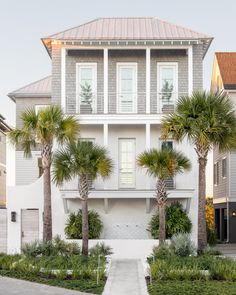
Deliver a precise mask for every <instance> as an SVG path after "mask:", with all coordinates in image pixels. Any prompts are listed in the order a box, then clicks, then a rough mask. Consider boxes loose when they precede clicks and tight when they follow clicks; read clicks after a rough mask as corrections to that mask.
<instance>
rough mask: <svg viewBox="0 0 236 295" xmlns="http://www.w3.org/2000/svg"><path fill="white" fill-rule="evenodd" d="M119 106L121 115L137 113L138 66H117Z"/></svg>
mask: <svg viewBox="0 0 236 295" xmlns="http://www.w3.org/2000/svg"><path fill="white" fill-rule="evenodd" d="M117 106H118V112H119V113H135V112H136V111H137V64H136V63H118V64H117Z"/></svg>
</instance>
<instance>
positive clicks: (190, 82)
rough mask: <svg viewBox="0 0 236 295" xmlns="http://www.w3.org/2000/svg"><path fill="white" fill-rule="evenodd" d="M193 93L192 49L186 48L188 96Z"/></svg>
mask: <svg viewBox="0 0 236 295" xmlns="http://www.w3.org/2000/svg"><path fill="white" fill-rule="evenodd" d="M192 92H193V47H192V46H190V47H189V48H188V95H189V96H191V95H192Z"/></svg>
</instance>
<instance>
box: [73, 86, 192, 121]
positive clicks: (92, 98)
mask: <svg viewBox="0 0 236 295" xmlns="http://www.w3.org/2000/svg"><path fill="white" fill-rule="evenodd" d="M185 95H187V93H182V92H181V93H180V92H167V91H165V92H164V91H163V92H151V93H150V95H149V97H148V101H147V95H146V93H145V92H128V91H124V92H111V93H108V94H107V95H105V94H104V93H101V92H91V93H90V94H89V95H88V96H87V97H82V98H81V97H78V98H77V102H76V104H77V113H79V114H83V115H85V114H86V115H90V114H106V113H107V114H130V115H132V114H148V113H150V114H166V113H170V112H173V111H174V110H175V106H176V102H177V101H178V98H179V97H181V96H185ZM105 96H106V97H107V98H105ZM104 104H107V106H106V107H105V105H104Z"/></svg>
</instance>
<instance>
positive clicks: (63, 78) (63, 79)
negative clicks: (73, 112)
mask: <svg viewBox="0 0 236 295" xmlns="http://www.w3.org/2000/svg"><path fill="white" fill-rule="evenodd" d="M61 108H62V109H63V111H64V112H66V49H65V48H64V47H62V48H61Z"/></svg>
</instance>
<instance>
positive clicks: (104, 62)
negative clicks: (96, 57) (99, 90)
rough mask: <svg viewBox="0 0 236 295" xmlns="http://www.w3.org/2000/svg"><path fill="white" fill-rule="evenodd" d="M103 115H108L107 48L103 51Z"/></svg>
mask: <svg viewBox="0 0 236 295" xmlns="http://www.w3.org/2000/svg"><path fill="white" fill-rule="evenodd" d="M103 67H104V69H103V75H104V77H103V80H104V81H103V82H104V84H103V88H104V90H103V91H104V101H103V103H104V114H107V113H108V48H104V49H103Z"/></svg>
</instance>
